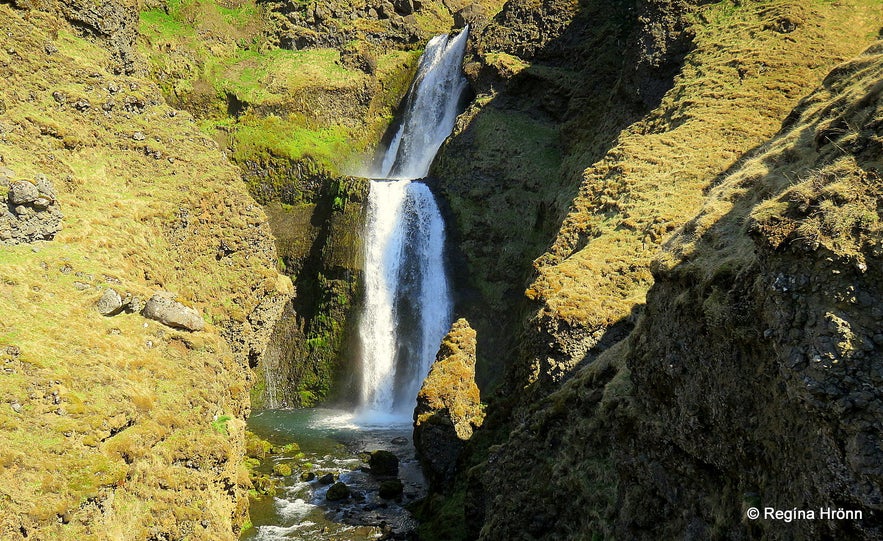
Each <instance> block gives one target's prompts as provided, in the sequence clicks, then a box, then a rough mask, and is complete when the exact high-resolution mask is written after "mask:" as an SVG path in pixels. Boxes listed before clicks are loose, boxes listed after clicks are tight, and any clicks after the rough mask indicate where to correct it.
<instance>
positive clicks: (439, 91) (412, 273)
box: [359, 27, 468, 416]
mask: <svg viewBox="0 0 883 541" xmlns="http://www.w3.org/2000/svg"><path fill="white" fill-rule="evenodd" d="M467 33H468V27H467V28H466V29H464V30H463V31H462V32H461V33H460V34H458V35H457V36H455V37H449V36H447V35H442V36H436V37H434V38H433V39H432V40H430V42H429V43H428V44H427V45H426V50H425V52H424V53H423V56H422V57H421V59H420V64H419V66H418V69H417V76H416V77H415V79H414V82H413V84H412V85H411V89H410V91H409V94H408V98H407V101H406V105H405V114H404V117H403V119H402V124H401V126H400V127H399V129H398V131H397V132H396V134H395V136H394V137H393V139H392V141H391V143H390V145H389V148H388V150H387V152H386V154H385V155H384V158H383V162H382V164H381V167H380V171H379V172H377V174H376V175H373V176H374V177H375V178H376V180H372V181H371V191H370V194H369V196H368V219H367V222H366V230H365V307H364V311H363V314H362V318H361V323H360V328H359V339H360V341H361V351H362V371H363V378H362V394H361V404H360V409H361V410H362V412H363V414H367V416H377V415H380V416H383V415H395V414H406V415H407V414H409V412H410V410H411V409H413V407H414V405H413V400H414V397H415V396H416V395H417V391H418V390H419V387H420V383H421V381H422V380H423V378H424V377H426V374H427V373H428V372H429V367H430V365H431V364H432V361H433V358H434V356H435V351H436V349H437V348H438V345H439V343H440V342H441V339H442V338H443V337H444V335H445V333H446V332H447V330H448V327H449V326H450V323H451V313H452V301H451V294H450V290H449V286H448V278H447V274H446V272H445V265H444V257H443V250H444V241H445V233H444V221H443V220H442V216H441V212H439V209H438V205H437V204H436V202H435V198H434V197H433V195H432V192H431V191H430V190H429V188H428V187H427V186H426V184H423V183H421V182H414V181H415V180H417V179H420V178H423V177H425V176H426V175H427V173H428V172H429V166H430V165H431V163H432V160H433V158H434V157H435V154H436V152H438V149H439V147H440V146H441V144H442V143H443V142H444V140H445V139H446V138H447V137H448V135H450V134H451V130H453V128H454V121H455V119H456V117H457V106H458V103H459V101H460V97H461V95H462V93H463V91H464V90H465V88H466V79H465V78H464V77H463V74H462V71H461V67H460V65H461V63H462V61H463V52H464V50H465V47H466V37H467Z"/></svg>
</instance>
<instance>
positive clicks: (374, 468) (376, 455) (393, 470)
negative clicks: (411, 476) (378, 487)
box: [368, 450, 399, 475]
mask: <svg viewBox="0 0 883 541" xmlns="http://www.w3.org/2000/svg"><path fill="white" fill-rule="evenodd" d="M368 465H369V466H371V473H373V474H374V475H398V474H399V457H397V456H395V455H394V454H393V453H390V452H389V451H382V450H381V451H374V452H373V453H371V458H369V459H368Z"/></svg>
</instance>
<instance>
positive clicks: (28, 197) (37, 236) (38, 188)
mask: <svg viewBox="0 0 883 541" xmlns="http://www.w3.org/2000/svg"><path fill="white" fill-rule="evenodd" d="M14 176H15V173H14V172H13V171H12V170H11V169H8V168H0V182H3V181H7V182H8V183H9V191H8V192H7V195H6V205H5V208H2V209H0V246H3V245H6V246H11V245H15V244H24V243H29V242H34V241H36V240H52V239H53V238H54V237H55V235H56V233H58V232H59V231H61V220H62V218H63V217H64V215H63V214H62V213H61V210H59V208H58V203H57V202H56V195H55V188H54V187H53V186H52V183H51V182H49V179H47V178H46V176H45V175H42V174H41V175H37V176H36V177H35V179H34V181H33V182H32V181H28V180H15V181H13V180H12V178H14Z"/></svg>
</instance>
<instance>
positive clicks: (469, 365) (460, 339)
mask: <svg viewBox="0 0 883 541" xmlns="http://www.w3.org/2000/svg"><path fill="white" fill-rule="evenodd" d="M475 345H476V335H475V331H474V330H473V329H472V328H471V327H470V326H469V323H468V322H467V321H466V320H465V319H459V320H457V321H456V322H454V324H453V326H452V327H451V330H450V332H449V333H448V335H447V336H445V338H444V340H442V344H441V347H440V348H439V351H438V354H437V355H436V358H435V362H434V363H433V365H432V368H431V369H430V371H429V375H428V376H426V379H425V380H424V381H423V386H422V388H421V389H420V392H419V393H418V395H417V407H416V408H415V409H414V447H415V448H416V449H417V456H418V458H419V459H420V463H421V464H422V466H423V471H424V472H425V473H426V476H427V478H428V480H429V483H430V486H431V487H433V489H438V490H444V488H445V487H447V486H449V484H450V483H451V482H452V481H453V477H454V473H455V470H456V466H457V460H458V459H459V458H460V453H462V451H463V447H464V446H465V443H466V441H468V440H469V438H471V437H472V432H473V430H474V428H475V427H478V426H480V425H481V423H482V421H483V420H484V414H483V413H482V411H481V403H480V397H479V392H478V386H477V385H476V384H475Z"/></svg>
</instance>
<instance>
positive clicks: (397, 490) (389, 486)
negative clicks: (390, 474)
mask: <svg viewBox="0 0 883 541" xmlns="http://www.w3.org/2000/svg"><path fill="white" fill-rule="evenodd" d="M404 489H405V485H403V484H402V482H401V481H400V480H398V479H388V480H386V481H383V482H382V483H380V491H379V494H380V497H381V498H383V499H384V500H392V499H394V498H398V497H399V496H401V495H402V492H403V491H404Z"/></svg>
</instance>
